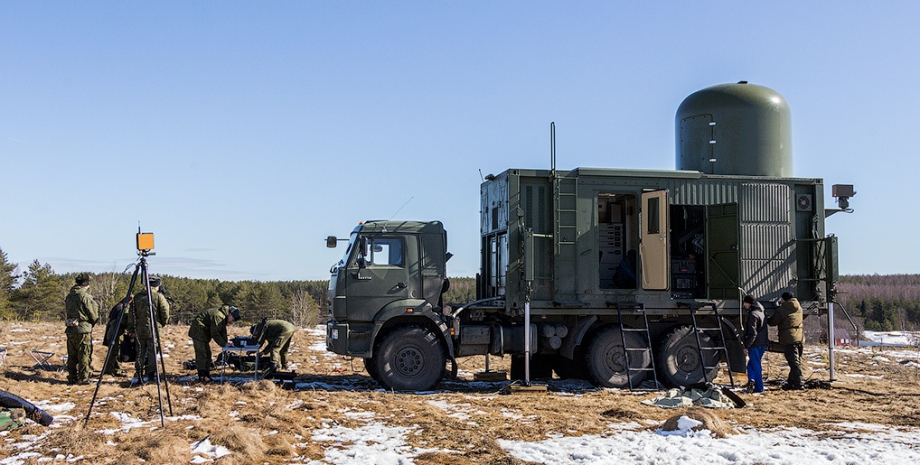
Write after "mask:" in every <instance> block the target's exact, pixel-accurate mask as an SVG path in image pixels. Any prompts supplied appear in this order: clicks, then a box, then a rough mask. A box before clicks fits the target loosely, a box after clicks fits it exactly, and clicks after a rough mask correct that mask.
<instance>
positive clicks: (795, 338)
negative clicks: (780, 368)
mask: <svg viewBox="0 0 920 465" xmlns="http://www.w3.org/2000/svg"><path fill="white" fill-rule="evenodd" d="M780 302H781V303H782V304H781V305H780V306H779V308H777V309H776V310H775V311H774V312H773V315H772V316H771V317H770V318H768V319H767V324H769V325H770V326H776V327H777V330H778V331H777V333H778V335H779V343H780V345H781V346H783V355H784V356H785V357H786V362H788V363H789V377H788V378H786V383H785V384H783V386H782V389H783V390H784V391H800V390H803V389H805V386H804V385H803V384H802V343H803V342H805V336H804V333H803V332H802V318H803V312H802V306H801V305H799V301H798V299H796V298H795V294H793V293H791V292H783V296H782V297H781V298H780Z"/></svg>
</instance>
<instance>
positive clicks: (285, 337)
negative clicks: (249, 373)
mask: <svg viewBox="0 0 920 465" xmlns="http://www.w3.org/2000/svg"><path fill="white" fill-rule="evenodd" d="M294 331H295V328H294V325H293V324H291V323H288V322H287V321H284V320H266V321H265V322H264V323H260V324H258V325H253V326H252V327H251V328H250V329H249V332H250V334H252V336H253V337H255V338H256V345H258V346H259V347H262V344H264V343H266V342H267V343H268V344H267V345H266V346H265V349H264V350H261V351H260V352H259V353H260V354H270V356H271V364H270V365H269V366H268V367H266V369H267V370H268V371H269V372H271V371H274V370H278V369H283V368H285V367H287V352H288V349H289V348H290V347H291V336H293V335H294Z"/></svg>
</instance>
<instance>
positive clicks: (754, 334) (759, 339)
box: [742, 295, 769, 392]
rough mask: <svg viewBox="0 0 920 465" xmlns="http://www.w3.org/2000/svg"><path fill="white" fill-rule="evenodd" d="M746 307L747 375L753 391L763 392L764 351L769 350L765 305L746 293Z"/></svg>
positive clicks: (745, 345) (745, 342)
mask: <svg viewBox="0 0 920 465" xmlns="http://www.w3.org/2000/svg"><path fill="white" fill-rule="evenodd" d="M742 305H744V309H745V310H747V318H746V319H745V320H744V341H743V342H744V353H745V355H747V356H748V362H747V375H748V382H749V383H752V385H751V391H752V392H763V366H762V365H761V363H760V362H761V359H763V354H764V352H766V351H767V344H768V342H769V340H768V339H767V322H766V316H765V314H764V310H763V305H761V304H760V302H757V301H756V300H754V297H752V296H749V295H746V296H744V301H743V302H742Z"/></svg>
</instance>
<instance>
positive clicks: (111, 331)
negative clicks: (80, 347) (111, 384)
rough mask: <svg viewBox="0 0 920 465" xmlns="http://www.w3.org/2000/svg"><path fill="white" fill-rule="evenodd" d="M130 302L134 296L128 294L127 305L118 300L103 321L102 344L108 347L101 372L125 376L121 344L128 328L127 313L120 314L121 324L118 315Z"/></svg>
mask: <svg viewBox="0 0 920 465" xmlns="http://www.w3.org/2000/svg"><path fill="white" fill-rule="evenodd" d="M131 302H134V296H133V295H131V296H128V307H126V306H125V305H124V302H123V301H120V302H118V304H116V305H115V306H114V307H112V310H111V311H109V319H108V320H107V321H106V323H105V338H104V339H103V340H102V345H105V346H108V347H109V355H108V357H109V363H108V364H107V365H106V366H104V367H103V368H102V374H104V375H112V376H125V375H126V373H125V370H123V369H122V368H121V344H122V341H123V339H124V336H125V330H126V329H127V328H128V319H127V318H126V317H127V313H126V314H125V315H124V316H121V325H120V326H119V325H118V323H119V321H118V317H119V316H120V315H121V313H122V310H123V309H125V308H130V305H131Z"/></svg>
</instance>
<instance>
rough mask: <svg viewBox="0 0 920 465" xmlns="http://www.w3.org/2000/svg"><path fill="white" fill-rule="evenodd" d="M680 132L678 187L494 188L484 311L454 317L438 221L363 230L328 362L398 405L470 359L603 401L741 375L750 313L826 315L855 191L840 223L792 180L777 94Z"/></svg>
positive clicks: (692, 104)
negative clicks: (599, 392) (577, 386)
mask: <svg viewBox="0 0 920 465" xmlns="http://www.w3.org/2000/svg"><path fill="white" fill-rule="evenodd" d="M676 125H677V128H676V129H677V131H676V132H677V134H676V136H677V137H676V138H677V157H676V159H677V166H678V170H675V171H643V170H615V169H598V168H578V169H574V170H571V171H562V170H555V169H552V170H523V169H509V170H507V171H504V172H502V173H501V174H498V175H495V176H492V175H490V176H488V177H486V180H485V182H483V184H482V187H481V193H482V197H481V217H480V222H481V244H482V245H481V247H482V248H481V273H480V274H479V275H478V276H477V300H476V301H475V302H472V303H468V304H465V305H449V304H447V303H445V302H443V298H442V296H443V293H444V292H445V291H446V290H447V289H448V287H449V281H448V279H447V270H446V263H447V260H448V259H449V258H450V254H449V253H448V251H447V234H446V232H445V229H444V227H443V225H442V224H441V223H440V222H438V221H431V222H414V221H367V222H364V223H362V224H360V225H358V226H357V227H356V228H355V229H354V230H353V231H352V233H351V236H350V238H349V241H348V249H347V250H346V251H345V255H344V257H343V258H342V260H341V261H339V263H338V264H336V265H335V266H333V268H332V270H331V271H332V277H331V280H330V283H329V300H330V302H329V322H328V326H327V333H326V346H327V349H328V350H330V351H332V352H335V353H337V354H342V355H349V356H354V357H361V358H364V359H365V366H366V367H367V372H368V373H369V375H370V376H371V377H372V378H373V379H375V380H376V381H378V382H379V383H380V384H381V385H383V386H384V387H385V388H387V389H395V390H428V389H432V388H434V387H435V386H436V385H437V384H438V382H439V381H440V380H441V379H442V378H443V377H444V376H445V375H449V374H450V373H451V370H448V369H447V366H448V363H447V362H451V363H450V366H451V367H452V369H453V373H454V374H456V363H455V361H456V359H457V358H459V357H466V356H471V355H486V354H491V355H505V354H508V355H510V356H511V357H512V358H511V376H512V378H515V379H524V368H525V366H527V367H528V369H529V370H528V371H529V373H528V374H529V376H530V377H533V378H535V379H536V378H548V377H551V376H552V374H553V372H555V373H556V374H557V375H558V376H559V377H575V378H587V379H590V380H591V381H592V382H594V383H595V384H597V385H600V386H605V387H620V388H622V387H629V388H635V387H637V386H639V385H640V383H642V382H643V381H644V380H646V379H648V380H652V379H655V380H658V381H660V382H662V383H664V384H666V385H671V386H687V385H691V384H695V383H698V382H703V381H710V380H712V379H713V378H714V377H715V376H716V374H717V372H718V370H719V369H720V368H722V367H726V368H727V367H730V368H731V369H732V370H731V371H738V372H743V371H744V363H745V359H744V354H743V350H742V349H743V348H742V346H741V344H740V342H739V340H738V337H739V333H740V331H741V328H742V318H743V313H744V312H743V308H742V306H741V299H742V297H743V296H744V295H745V294H750V295H753V296H755V297H756V298H758V299H759V300H761V301H763V302H764V303H765V304H766V305H765V306H766V307H767V308H772V307H773V304H772V303H771V302H772V301H774V300H776V299H777V298H778V297H779V296H780V294H781V293H783V292H784V291H791V292H794V293H795V294H796V296H797V297H798V299H799V301H800V303H801V304H802V306H803V308H804V309H805V311H806V313H807V314H823V313H826V310H827V308H828V302H829V301H832V300H833V294H834V283H835V281H836V279H837V257H836V252H837V242H836V238H835V237H834V236H833V235H830V236H827V235H825V231H824V222H825V217H826V216H827V215H828V214H830V213H832V212H836V211H842V210H846V211H849V210H848V209H847V204H846V202H847V198H848V197H850V196H852V195H853V194H854V193H853V192H852V186H848V185H839V186H834V195H835V196H836V197H838V202H839V203H840V207H841V209H842V210H841V209H833V210H827V211H825V210H824V209H823V208H822V205H823V204H824V186H823V182H822V180H821V179H814V178H794V177H791V171H792V155H791V136H790V120H789V108H788V106H787V104H786V101H785V100H784V99H783V97H782V96H780V95H779V94H778V93H776V92H774V91H772V90H770V89H768V88H766V87H761V86H755V85H751V84H747V83H745V82H741V83H738V84H726V85H719V86H714V87H710V88H707V89H703V90H701V91H699V92H696V93H694V94H692V95H691V96H689V97H687V98H686V99H685V100H684V102H683V103H682V104H681V106H680V107H679V109H678V112H677V117H676ZM335 242H336V239H335V237H330V239H329V245H330V246H334V245H335ZM528 317H529V318H528ZM525 319H528V320H529V321H530V324H529V327H525ZM525 331H529V333H530V334H525ZM525 341H529V345H530V347H529V350H528V348H527V347H526V344H527V342H525ZM525 354H529V355H530V359H529V366H528V365H527V363H525Z"/></svg>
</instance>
